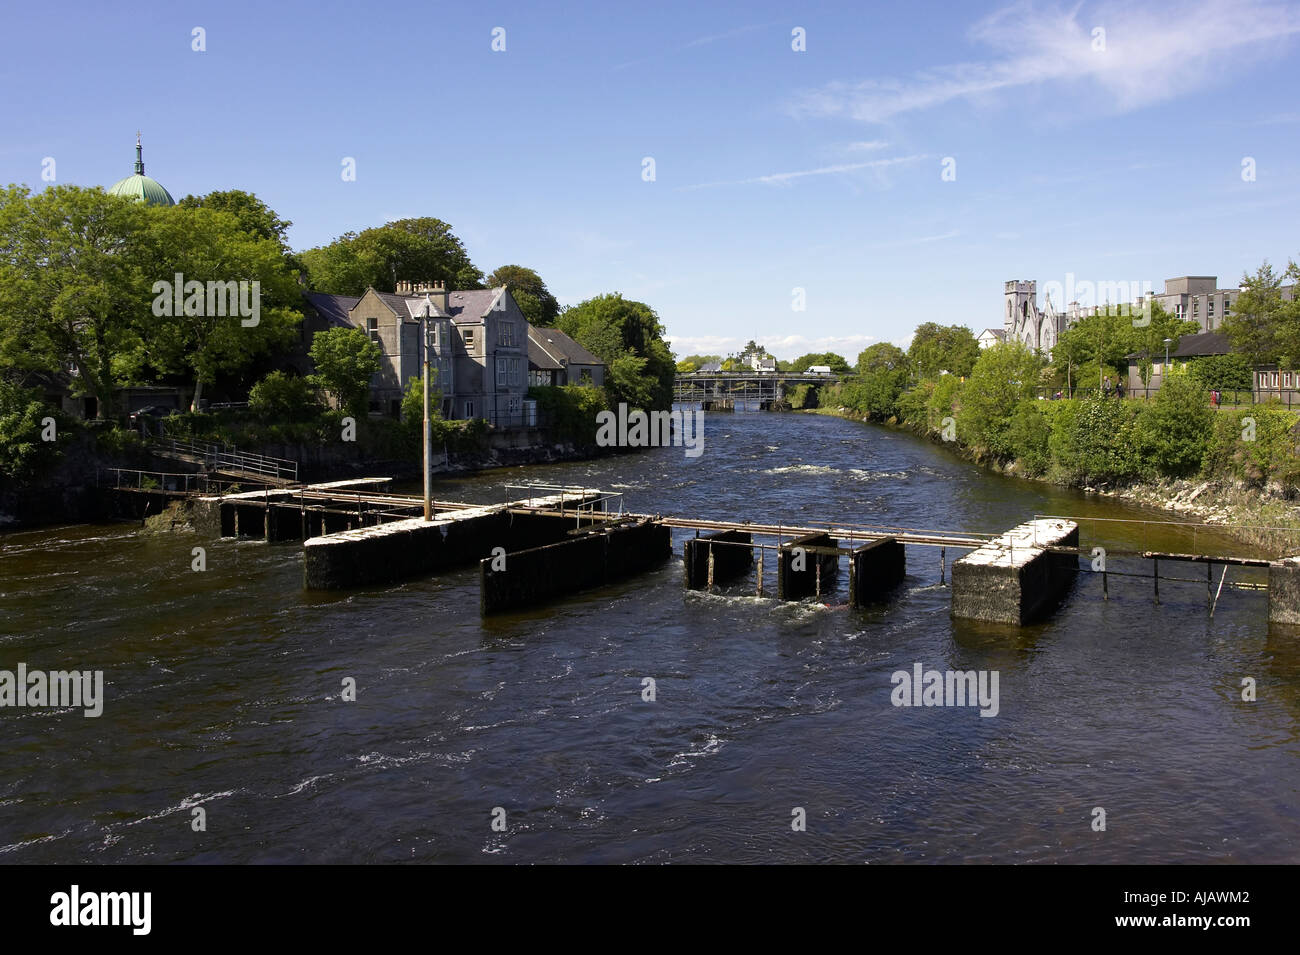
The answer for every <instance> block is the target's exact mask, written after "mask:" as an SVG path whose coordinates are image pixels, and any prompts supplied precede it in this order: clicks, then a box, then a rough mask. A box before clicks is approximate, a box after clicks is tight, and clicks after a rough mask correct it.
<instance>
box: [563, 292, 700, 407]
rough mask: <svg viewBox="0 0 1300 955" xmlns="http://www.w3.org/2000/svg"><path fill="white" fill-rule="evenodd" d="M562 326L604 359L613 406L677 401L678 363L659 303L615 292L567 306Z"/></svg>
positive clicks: (571, 335) (637, 405) (670, 404)
mask: <svg viewBox="0 0 1300 955" xmlns="http://www.w3.org/2000/svg"><path fill="white" fill-rule="evenodd" d="M557 326H558V327H559V329H560V331H562V332H564V334H566V335H568V336H569V337H570V338H572V339H573V340H574V341H576V342H577V343H578V344H580V345H582V347H584V348H586V349H587V350H588V351H590V352H591V353H592V354H593V355H595V356H596V357H598V358H599V359H600V360H601V361H603V362H605V364H606V365H607V366H608V371H607V373H606V376H605V390H606V392H608V397H609V402H610V404H611V406H617V405H618V404H619V403H620V402H627V405H628V407H629V408H644V409H647V410H650V409H666V408H670V407H671V406H672V401H673V379H674V377H675V375H676V366H675V365H674V364H673V356H672V352H670V351H669V350H668V343H667V342H665V341H664V338H663V333H664V329H663V325H662V324H660V322H659V316H658V315H656V314H655V312H654V309H652V308H651V307H650V306H649V305H646V304H645V303H643V302H634V301H632V300H631V299H625V298H623V296H622V295H620V294H619V293H617V292H615V293H613V294H610V295H598V296H596V297H595V298H590V299H587V300H586V301H585V302H580V303H578V304H577V305H575V306H573V307H572V308H566V309H564V310H563V311H562V312H561V313H560V316H559V320H558V322H557Z"/></svg>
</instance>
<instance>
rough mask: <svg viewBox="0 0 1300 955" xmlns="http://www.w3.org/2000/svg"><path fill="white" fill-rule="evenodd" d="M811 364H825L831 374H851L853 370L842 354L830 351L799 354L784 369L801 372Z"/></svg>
mask: <svg viewBox="0 0 1300 955" xmlns="http://www.w3.org/2000/svg"><path fill="white" fill-rule="evenodd" d="M813 365H825V366H827V367H828V368H830V370H831V372H832V374H835V375H838V376H840V377H844V376H845V375H849V374H852V372H853V369H851V368H850V367H849V363H848V362H847V361H845V360H844V358H843V356H841V355H837V354H835V352H830V351H828V352H821V353H817V352H809V353H808V354H807V355H800V356H799V357H798V358H796V359H795V360H794V361H792V362H790V364H789V366H788V367H787V368H786V369H785V370H786V371H789V372H791V373H792V374H802V373H803V372H805V371H807V370H808V369H809V368H811V367H812V366H813Z"/></svg>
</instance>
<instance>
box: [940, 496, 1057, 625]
mask: <svg viewBox="0 0 1300 955" xmlns="http://www.w3.org/2000/svg"><path fill="white" fill-rule="evenodd" d="M1078 546H1079V525H1078V524H1076V523H1074V522H1073V521H1058V520H1037V521H1028V522H1027V523H1024V524H1021V525H1020V526H1019V527H1015V528H1012V529H1011V530H1009V531H1007V533H1005V534H1003V535H1002V536H1001V537H999V538H997V539H996V540H992V541H989V542H988V543H987V544H985V545H984V546H982V547H980V548H978V549H976V550H973V551H971V552H970V553H969V554H967V555H966V556H965V557H963V558H961V559H960V560H958V561H956V562H955V563H954V564H953V565H952V615H953V616H954V617H961V618H965V619H968V620H983V621H986V622H989V623H1009V624H1014V625H1016V626H1022V625H1024V624H1027V623H1032V622H1034V621H1035V620H1039V619H1041V618H1043V617H1045V616H1047V615H1048V614H1050V613H1051V611H1052V610H1054V609H1055V608H1056V605H1057V604H1058V603H1060V601H1061V598H1063V597H1064V596H1065V594H1066V591H1068V590H1069V589H1070V586H1071V585H1072V584H1073V583H1074V578H1075V576H1076V575H1077V574H1078V572H1079V558H1078V556H1077V555H1075V554H1053V553H1050V552H1049V551H1048V550H1047V548H1049V547H1078Z"/></svg>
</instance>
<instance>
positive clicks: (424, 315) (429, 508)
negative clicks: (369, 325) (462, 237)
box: [420, 294, 433, 521]
mask: <svg viewBox="0 0 1300 955" xmlns="http://www.w3.org/2000/svg"><path fill="white" fill-rule="evenodd" d="M432 310H433V300H432V299H430V298H429V296H428V294H426V295H425V296H424V307H423V308H422V309H420V334H421V336H422V338H423V341H424V376H423V377H424V519H425V520H426V521H431V520H433V487H432V475H431V473H430V468H431V467H432V462H431V461H430V460H429V458H430V454H431V451H432V449H431V447H430V446H431V444H432V443H433V433H432V430H431V428H430V426H429V312H430V311H432Z"/></svg>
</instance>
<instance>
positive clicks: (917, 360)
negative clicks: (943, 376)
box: [907, 322, 980, 378]
mask: <svg viewBox="0 0 1300 955" xmlns="http://www.w3.org/2000/svg"><path fill="white" fill-rule="evenodd" d="M907 355H908V358H909V359H910V360H911V362H912V368H913V371H914V373H915V374H916V377H917V378H937V377H938V376H939V374H940V373H941V372H944V371H946V372H948V374H950V375H957V376H959V377H963V378H964V377H966V376H968V375H970V373H971V370H972V369H973V368H974V367H975V361H976V359H978V358H979V355H980V346H979V341H978V340H977V339H976V338H975V335H974V334H973V333H972V332H971V330H970V329H969V328H967V327H966V326H965V325H948V326H946V327H945V326H943V325H938V324H936V323H934V322H926V323H924V324H923V325H920V326H919V327H918V328H917V329H916V332H915V333H914V334H913V335H912V344H911V345H910V346H909V347H908V349H907Z"/></svg>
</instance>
